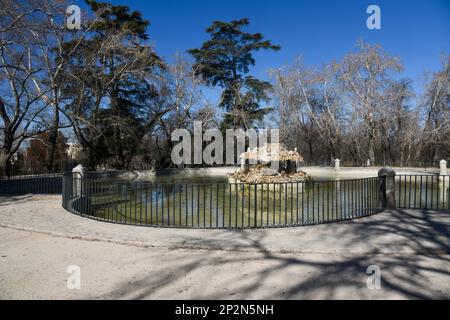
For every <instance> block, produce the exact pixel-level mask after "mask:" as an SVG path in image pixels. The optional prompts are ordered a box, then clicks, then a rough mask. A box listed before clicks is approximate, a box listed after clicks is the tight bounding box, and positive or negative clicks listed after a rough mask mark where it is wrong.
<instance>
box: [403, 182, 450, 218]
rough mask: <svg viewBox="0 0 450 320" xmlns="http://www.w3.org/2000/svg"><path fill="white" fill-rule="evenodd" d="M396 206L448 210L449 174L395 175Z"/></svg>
mask: <svg viewBox="0 0 450 320" xmlns="http://www.w3.org/2000/svg"><path fill="white" fill-rule="evenodd" d="M395 200H396V207H397V208H401V209H426V210H441V211H448V212H450V175H399V176H396V177H395Z"/></svg>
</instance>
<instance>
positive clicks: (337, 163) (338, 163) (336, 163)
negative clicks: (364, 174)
mask: <svg viewBox="0 0 450 320" xmlns="http://www.w3.org/2000/svg"><path fill="white" fill-rule="evenodd" d="M334 169H335V170H340V169H341V160H339V159H335V160H334Z"/></svg>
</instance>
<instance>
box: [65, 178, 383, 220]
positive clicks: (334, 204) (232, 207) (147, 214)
mask: <svg viewBox="0 0 450 320" xmlns="http://www.w3.org/2000/svg"><path fill="white" fill-rule="evenodd" d="M378 183H379V180H378V178H368V179H358V180H342V181H320V182H298V183H297V182H293V183H292V182H291V183H269V184H266V183H262V184H226V183H219V184H217V183H216V184H204V183H197V184H193V183H171V184H156V183H151V182H139V181H135V182H123V181H105V180H103V181H102V180H91V179H81V178H76V177H72V176H71V175H65V176H64V178H63V207H64V208H65V209H66V210H68V211H70V212H73V213H75V214H79V215H82V216H86V217H90V218H94V219H99V220H104V221H110V222H115V223H123V224H133V225H146V226H160V227H182V228H226V229H230V228H266V227H289V226H300V225H313V224H320V223H327V222H335V221H344V220H350V219H355V218H359V217H364V216H368V215H371V214H374V213H378V212H380V211H382V210H383V208H380V207H379V201H378V190H379V186H378Z"/></svg>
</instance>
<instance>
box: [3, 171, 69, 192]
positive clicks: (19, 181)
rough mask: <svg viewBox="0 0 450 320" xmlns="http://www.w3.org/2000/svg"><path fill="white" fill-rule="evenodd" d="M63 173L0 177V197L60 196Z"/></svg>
mask: <svg viewBox="0 0 450 320" xmlns="http://www.w3.org/2000/svg"><path fill="white" fill-rule="evenodd" d="M62 176H63V173H43V174H29V173H22V174H19V175H14V176H2V177H0V195H21V194H61V192H62Z"/></svg>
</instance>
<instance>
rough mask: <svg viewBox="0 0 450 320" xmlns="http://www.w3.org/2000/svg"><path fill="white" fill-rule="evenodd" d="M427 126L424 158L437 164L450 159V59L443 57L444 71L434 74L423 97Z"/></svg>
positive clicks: (423, 148) (424, 138) (423, 137)
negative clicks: (442, 159)
mask: <svg viewBox="0 0 450 320" xmlns="http://www.w3.org/2000/svg"><path fill="white" fill-rule="evenodd" d="M422 108H423V110H424V118H425V126H424V129H423V135H422V143H421V148H420V150H418V152H419V153H420V154H421V155H422V157H423V158H425V159H428V160H429V161H431V162H436V161H438V160H440V159H441V158H448V157H450V142H449V139H448V137H449V135H450V58H449V57H448V56H447V57H442V69H441V70H440V71H438V72H436V73H435V74H433V76H432V78H431V81H430V82H429V83H428V84H427V90H426V92H425V95H424V97H423V102H422Z"/></svg>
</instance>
